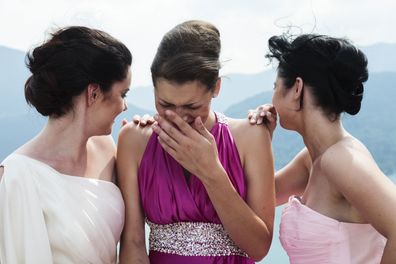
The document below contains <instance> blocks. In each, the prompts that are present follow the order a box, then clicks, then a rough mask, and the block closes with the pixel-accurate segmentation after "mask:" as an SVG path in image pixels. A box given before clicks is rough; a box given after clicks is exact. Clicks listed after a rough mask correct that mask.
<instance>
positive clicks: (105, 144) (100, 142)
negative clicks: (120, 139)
mask: <svg viewBox="0 0 396 264" xmlns="http://www.w3.org/2000/svg"><path fill="white" fill-rule="evenodd" d="M89 140H90V144H92V145H93V146H95V147H96V148H100V149H101V150H102V151H103V150H105V151H111V152H114V151H115V148H116V146H115V143H114V139H113V137H112V136H110V135H108V136H95V137H91V138H90V139H89Z"/></svg>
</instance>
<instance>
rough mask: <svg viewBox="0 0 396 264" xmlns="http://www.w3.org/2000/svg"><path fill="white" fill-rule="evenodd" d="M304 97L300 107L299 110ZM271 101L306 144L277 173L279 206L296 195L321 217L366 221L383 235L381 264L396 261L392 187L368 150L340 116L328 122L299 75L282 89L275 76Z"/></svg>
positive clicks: (395, 189)
mask: <svg viewBox="0 0 396 264" xmlns="http://www.w3.org/2000/svg"><path fill="white" fill-rule="evenodd" d="M302 95H303V96H304V107H303V108H302V109H300V110H299V111H297V110H298V109H299V102H300V97H301V96H302ZM272 102H273V105H274V107H275V108H276V110H277V111H278V114H279V118H280V124H281V126H282V127H284V128H286V129H289V130H294V131H297V132H298V133H299V134H300V135H301V136H302V137H303V140H304V143H305V146H306V147H305V148H304V149H303V150H301V151H300V152H299V153H298V154H297V155H296V157H295V158H294V159H293V160H292V161H291V162H290V163H289V164H288V165H287V166H285V167H284V168H283V169H281V170H280V171H278V172H277V173H276V196H277V204H278V205H279V204H283V203H285V202H287V198H288V197H289V196H290V195H300V196H302V203H303V204H305V205H306V206H308V207H310V208H311V209H313V210H315V211H317V212H319V213H321V214H323V215H326V216H328V217H331V218H333V219H336V220H338V221H341V222H349V223H360V224H366V223H369V224H371V225H372V226H373V227H374V228H375V229H376V230H377V231H378V232H379V233H381V234H382V235H383V236H384V237H386V238H387V244H386V247H385V250H384V253H383V256H382V260H381V264H387V263H395V262H396V225H395V224H394V219H396V209H395V204H396V187H395V185H394V184H393V183H392V182H391V181H390V180H389V179H388V178H387V177H386V176H385V175H384V174H383V173H382V171H381V170H380V169H379V168H378V166H377V164H376V163H375V161H374V159H373V157H372V156H371V154H370V152H369V151H368V150H367V148H366V147H365V146H364V145H363V144H362V143H361V142H360V141H359V140H357V139H356V138H354V137H353V136H352V135H350V134H349V133H348V132H347V131H346V130H345V129H344V128H343V127H342V123H341V121H340V120H339V119H337V120H335V121H330V119H329V117H328V116H327V115H325V114H324V113H323V111H322V109H321V108H320V107H319V106H316V104H315V100H314V98H313V97H312V94H311V88H310V87H309V86H307V85H305V87H304V84H303V80H302V79H301V78H297V79H296V82H295V84H294V85H293V86H292V87H291V88H290V89H286V88H285V86H284V84H283V80H282V78H280V77H278V78H277V81H276V84H275V91H274V95H273V100H272ZM263 108H266V109H270V108H271V107H269V106H267V107H263ZM272 111H273V110H272ZM264 116H265V115H264ZM255 118H256V119H257V115H255ZM346 168H347V169H346ZM362 201H364V202H362Z"/></svg>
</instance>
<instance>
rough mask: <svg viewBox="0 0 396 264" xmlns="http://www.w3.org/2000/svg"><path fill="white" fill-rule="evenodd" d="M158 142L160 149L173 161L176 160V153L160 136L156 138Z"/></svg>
mask: <svg viewBox="0 0 396 264" xmlns="http://www.w3.org/2000/svg"><path fill="white" fill-rule="evenodd" d="M158 142H159V143H160V144H161V146H162V148H163V149H164V150H165V151H166V152H168V153H169V154H170V155H171V156H172V157H173V158H174V159H175V160H178V159H177V152H176V150H175V149H173V148H172V147H171V146H169V145H168V144H167V143H166V142H165V141H164V140H163V139H161V137H160V136H158Z"/></svg>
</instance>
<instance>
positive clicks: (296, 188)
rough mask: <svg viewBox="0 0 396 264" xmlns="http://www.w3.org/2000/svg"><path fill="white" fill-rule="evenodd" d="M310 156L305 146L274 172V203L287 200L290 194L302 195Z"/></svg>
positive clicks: (307, 176) (307, 177)
mask: <svg viewBox="0 0 396 264" xmlns="http://www.w3.org/2000/svg"><path fill="white" fill-rule="evenodd" d="M311 163H312V162H311V157H310V156H309V153H308V150H307V149H306V148H304V149H302V150H301V151H300V152H299V153H298V154H297V155H296V156H295V157H294V159H293V160H292V161H290V162H289V164H287V165H286V166H285V167H283V168H282V169H280V170H279V171H277V172H276V174H275V192H276V204H277V205H281V204H284V203H286V202H287V201H288V198H289V197H290V196H291V195H302V194H303V193H304V190H305V187H306V186H307V183H308V180H309V173H310V170H311Z"/></svg>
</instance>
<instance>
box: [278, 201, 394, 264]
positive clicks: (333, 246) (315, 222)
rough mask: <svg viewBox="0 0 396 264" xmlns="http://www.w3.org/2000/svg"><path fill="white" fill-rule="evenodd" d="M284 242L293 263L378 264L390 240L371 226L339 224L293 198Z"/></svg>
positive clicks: (282, 237) (283, 232) (283, 226)
mask: <svg viewBox="0 0 396 264" xmlns="http://www.w3.org/2000/svg"><path fill="white" fill-rule="evenodd" d="M279 232H280V241H281V244H282V246H283V248H284V249H285V251H286V252H287V254H288V255H289V259H290V263H291V264H319V263H320V264H376V263H380V262H381V257H382V253H383V251H384V247H385V244H386V239H385V238H384V237H383V236H382V235H381V234H380V233H378V232H377V230H375V229H374V228H373V227H372V226H371V225H370V224H354V223H345V222H339V221H337V220H335V219H332V218H330V217H327V216H325V215H322V214H320V213H318V212H316V211H314V210H312V209H311V208H309V207H307V206H305V205H304V204H302V203H301V201H300V200H299V198H298V197H290V198H289V203H288V204H287V205H286V206H285V208H284V209H283V212H282V218H281V224H280V231H279Z"/></svg>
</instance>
